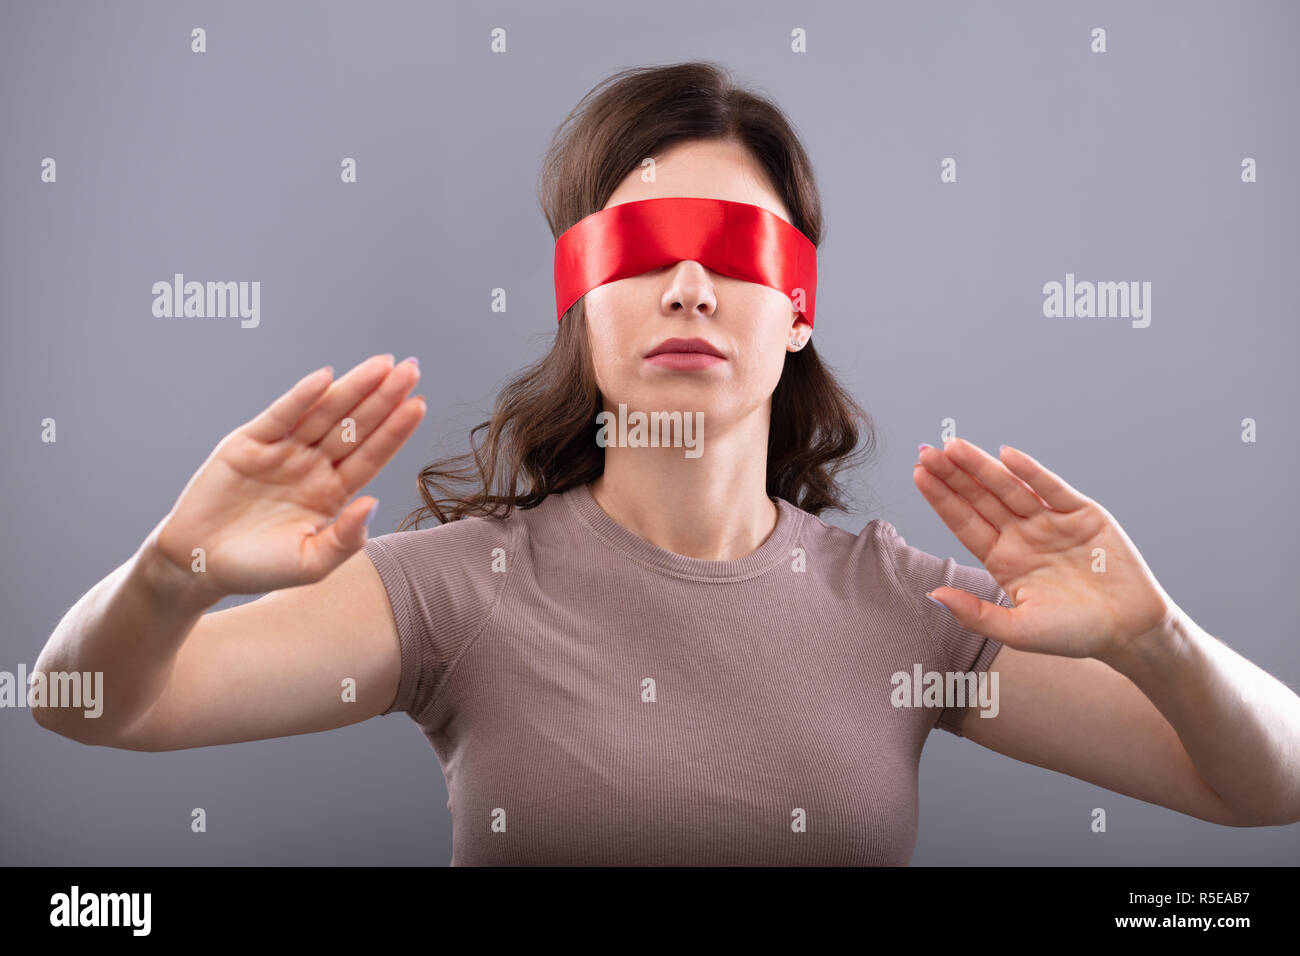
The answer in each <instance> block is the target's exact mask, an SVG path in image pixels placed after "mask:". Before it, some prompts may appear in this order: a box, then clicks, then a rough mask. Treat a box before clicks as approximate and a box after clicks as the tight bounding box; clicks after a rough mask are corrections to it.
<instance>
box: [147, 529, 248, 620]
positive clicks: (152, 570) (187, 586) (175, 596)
mask: <svg viewBox="0 0 1300 956" xmlns="http://www.w3.org/2000/svg"><path fill="white" fill-rule="evenodd" d="M132 570H133V572H134V575H133V576H134V577H135V579H136V580H137V581H138V582H139V583H140V585H141V587H142V588H143V589H144V591H145V592H146V593H147V594H148V596H149V598H150V599H151V600H152V601H153V602H155V603H156V604H158V605H160V606H162V607H168V608H176V609H179V610H182V611H188V612H191V613H198V614H201V613H203V612H205V611H207V610H208V609H209V608H211V607H212V606H213V605H215V604H217V603H218V602H220V601H221V600H222V599H223V598H226V597H228V596H229V595H227V594H226V593H225V592H223V591H221V590H220V589H219V588H215V587H212V586H211V585H210V584H209V583H208V581H207V579H206V578H207V576H206V574H205V573H204V572H200V571H191V570H189V569H187V568H182V567H180V566H179V565H178V564H176V562H175V561H173V560H171V559H170V558H169V557H167V555H165V554H163V552H162V549H161V548H159V547H158V536H157V533H156V532H155V533H154V534H150V535H149V537H148V538H146V539H145V542H144V544H142V545H141V546H140V549H139V551H137V552H136V556H135V565H134V567H133V569H132Z"/></svg>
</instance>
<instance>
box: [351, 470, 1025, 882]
mask: <svg viewBox="0 0 1300 956" xmlns="http://www.w3.org/2000/svg"><path fill="white" fill-rule="evenodd" d="M773 500H774V501H775V503H776V505H777V508H778V511H779V516H778V519H777V522H776V526H775V528H774V529H773V530H772V532H771V534H770V535H769V536H768V537H767V539H766V540H765V541H764V542H763V543H762V544H761V545H760V546H759V547H758V548H757V550H755V551H753V552H752V553H750V554H748V555H746V556H745V557H742V558H738V559H735V560H729V561H710V560H705V559H701V558H691V557H686V556H683V555H680V554H676V553H674V552H671V551H667V550H665V549H663V548H660V547H657V546H656V545H654V544H652V543H650V542H649V541H647V540H645V539H644V538H641V537H639V536H637V535H636V534H634V533H633V532H631V531H629V530H628V529H626V528H624V527H623V526H622V525H620V524H619V523H618V522H617V521H615V520H614V519H613V518H612V517H610V516H609V515H608V514H606V512H605V511H604V510H603V509H602V508H601V507H600V505H599V504H598V503H597V502H596V500H595V498H593V497H592V495H591V491H590V487H589V486H587V485H580V486H577V487H574V488H571V489H569V490H567V491H565V492H561V493H554V494H551V495H548V496H547V497H546V498H544V499H543V500H542V502H541V504H539V505H537V506H536V507H533V508H530V509H526V510H522V509H515V510H514V511H512V513H511V514H510V515H509V517H506V518H502V517H492V518H486V517H472V518H463V519H461V520H459V521H453V522H450V523H448V524H442V525H437V526H435V527H430V528H424V529H420V530H414V531H403V532H396V533H393V534H386V535H382V536H378V537H375V538H372V539H370V541H369V542H367V544H366V547H365V551H366V554H367V555H369V557H370V559H371V561H372V562H373V563H374V565H375V568H376V569H377V570H378V572H379V575H380V578H381V579H382V580H383V583H384V586H385V588H386V589H387V592H388V597H389V601H390V603H391V605H392V610H393V616H394V619H395V620H396V623H397V633H398V636H399V640H400V644H401V661H402V667H401V678H400V681H399V684H398V689H397V696H396V698H395V700H394V701H393V703H392V705H391V707H390V708H389V709H388V710H387V711H385V713H395V712H404V713H406V714H407V715H409V716H410V718H411V719H412V720H414V721H415V722H416V724H417V725H418V726H419V727H420V729H421V730H422V731H423V732H424V734H425V736H426V737H427V739H428V740H429V742H430V744H432V746H433V749H434V752H435V753H436V754H437V757H438V760H439V763H440V764H441V767H442V771H443V774H444V777H445V780H446V784H447V793H448V796H449V799H448V801H447V806H448V809H449V810H450V811H451V817H452V859H451V865H453V866H463V865H520V866H536V865H597V866H621V865H627V866H646V865H679V866H690V865H713V866H802V865H906V864H908V863H909V862H910V860H911V857H912V852H913V850H914V848H915V845H916V827H917V766H918V762H919V759H920V755H921V748H922V745H923V743H924V742H925V739H926V737H927V735H928V734H929V732H930V730H931V728H933V727H935V726H938V727H940V728H942V729H944V730H947V731H949V732H951V733H954V734H958V735H960V729H959V727H960V724H959V721H960V718H961V716H962V714H961V711H960V709H959V708H957V707H948V708H947V709H943V707H942V706H941V705H942V701H940V700H938V699H935V698H932V699H931V704H930V706H915V703H916V702H917V701H919V700H920V697H919V696H914V697H908V696H906V695H903V698H902V699H904V700H905V701H907V702H908V703H909V704H911V706H896V704H897V703H898V701H899V699H900V694H899V692H898V691H897V687H898V683H897V679H896V678H895V677H894V675H897V674H900V673H902V674H906V675H908V676H909V677H912V676H916V675H919V674H920V673H922V672H927V673H928V672H940V673H944V674H946V673H950V672H970V673H976V674H978V673H979V672H981V671H984V670H986V669H987V668H988V666H989V664H990V662H991V661H992V660H993V658H994V656H995V655H996V654H997V652H998V650H999V648H1000V647H1001V645H1000V644H999V643H998V642H997V641H994V640H992V639H986V638H984V637H983V636H981V635H978V634H975V633H973V632H970V631H967V630H965V629H963V628H962V627H961V626H960V625H958V624H957V622H956V621H955V619H953V618H952V616H951V615H950V614H949V613H948V612H947V611H946V610H945V609H944V608H942V607H940V606H939V605H937V604H935V603H933V602H931V601H929V600H927V599H926V597H925V594H926V592H927V591H929V590H932V589H933V588H936V587H939V586H941V585H948V586H951V587H957V588H961V589H963V590H966V591H970V592H971V593H973V594H975V595H977V596H979V597H981V598H983V599H985V600H987V601H992V602H996V603H1000V604H1002V605H1004V606H1008V607H1009V606H1011V602H1010V600H1009V599H1008V598H1007V596H1006V594H1005V593H1004V592H1003V591H1002V589H1001V588H1000V587H999V586H998V584H997V582H996V581H995V580H994V579H993V578H992V576H991V575H990V574H989V573H988V572H987V571H985V570H984V569H983V568H975V567H968V566H965V565H961V564H958V563H957V562H956V561H955V559H953V558H943V559H940V558H938V557H935V556H933V555H930V554H927V553H925V552H923V551H920V550H918V549H916V548H913V547H911V546H909V545H908V544H907V543H906V542H905V541H904V539H903V538H902V537H901V536H900V535H899V534H898V532H897V531H896V530H895V529H894V527H893V526H892V525H891V524H890V523H889V522H887V521H885V520H883V519H879V518H878V519H874V520H872V521H871V522H869V523H868V524H867V525H866V526H865V527H864V528H863V529H862V531H861V532H859V533H858V534H856V535H855V534H853V533H851V532H849V531H846V530H844V529H842V528H839V527H836V526H834V525H830V524H827V523H826V522H824V521H822V520H821V519H820V518H818V517H817V516H815V515H812V514H810V513H808V512H806V511H803V510H801V509H799V508H797V507H795V506H794V505H793V504H791V503H790V502H788V501H785V500H784V499H780V498H777V499H773ZM918 665H919V666H918ZM978 706H979V705H978V703H970V702H968V705H967V709H975V708H977V707H978ZM973 719H982V718H979V717H974V716H973Z"/></svg>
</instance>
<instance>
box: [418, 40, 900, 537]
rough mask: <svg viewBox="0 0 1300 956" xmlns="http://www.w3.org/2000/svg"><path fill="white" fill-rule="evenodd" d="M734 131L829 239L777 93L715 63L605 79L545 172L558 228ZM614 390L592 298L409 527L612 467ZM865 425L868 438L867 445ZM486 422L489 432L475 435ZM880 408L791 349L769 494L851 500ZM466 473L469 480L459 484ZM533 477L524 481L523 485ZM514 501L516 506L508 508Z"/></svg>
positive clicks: (511, 386)
mask: <svg viewBox="0 0 1300 956" xmlns="http://www.w3.org/2000/svg"><path fill="white" fill-rule="evenodd" d="M707 139H725V140H732V141H734V142H737V143H739V144H740V145H742V146H744V147H746V148H747V149H748V150H749V152H750V153H752V154H753V156H754V157H755V159H756V160H757V161H758V162H759V164H760V165H761V166H762V168H763V169H764V170H765V171H766V173H767V176H768V178H769V179H770V180H771V184H772V188H773V189H774V191H775V192H776V194H777V195H778V196H779V197H780V198H781V199H782V200H783V202H784V203H785V206H786V208H787V209H788V210H789V211H790V214H791V220H792V223H793V225H794V226H795V227H796V228H797V229H799V231H800V232H802V233H803V234H804V235H806V236H807V237H808V238H809V239H811V240H812V242H813V244H814V245H818V244H820V242H821V236H822V213H821V198H820V196H819V195H818V192H817V185H816V183H815V181H814V179H813V173H812V164H811V162H810V161H809V159H808V156H807V154H806V153H805V152H804V149H803V146H802V145H801V143H800V142H799V139H798V137H797V136H796V135H795V133H794V130H793V128H792V127H791V124H790V122H789V121H788V120H787V119H786V117H785V116H784V114H782V112H781V111H780V110H779V109H778V108H777V107H776V106H775V105H774V104H772V103H771V102H769V101H768V100H766V99H764V98H763V97H761V96H758V95H757V94H755V93H753V92H751V91H748V90H745V89H741V88H738V87H737V86H735V85H734V84H733V83H732V82H731V80H730V78H729V77H728V75H727V71H726V70H725V69H724V68H723V67H721V66H719V65H717V64H715V63H711V62H693V63H679V64H674V65H670V66H654V67H635V68H632V69H628V70H624V71H622V72H620V73H616V74H614V75H613V76H610V77H608V78H606V79H605V80H604V81H603V82H601V83H600V84H598V85H597V86H596V87H595V88H593V89H592V90H591V91H590V92H589V93H588V94H587V95H586V96H585V97H583V99H582V101H581V102H579V103H578V105H577V106H576V107H575V108H574V109H573V111H572V112H571V113H570V114H569V116H568V117H567V118H566V119H565V121H564V122H563V123H562V124H561V125H560V127H559V129H558V130H557V131H556V133H555V137H554V139H553V140H552V142H551V146H550V149H549V150H548V151H547V154H546V159H545V161H544V162H543V164H542V170H541V175H540V177H539V179H538V194H539V198H540V200H541V204H542V210H543V212H544V213H545V215H546V220H547V222H548V223H549V224H550V227H551V233H552V234H553V235H554V236H555V237H556V238H559V236H560V235H561V234H562V233H563V232H564V231H565V230H566V229H568V228H569V227H570V226H572V225H573V224H574V223H576V222H577V221H578V220H580V219H582V218H584V217H585V216H588V215H590V214H591V213H594V212H598V211H600V210H601V209H602V208H604V205H605V203H606V202H607V201H608V199H609V197H610V195H611V194H612V193H613V191H614V189H615V188H616V187H617V186H618V185H619V183H620V182H621V181H622V180H623V179H624V177H626V176H627V175H628V174H629V173H631V172H632V171H634V170H636V169H638V168H639V167H640V164H641V161H642V159H643V158H644V157H647V156H654V155H658V154H659V153H661V152H663V151H664V150H666V149H668V148H669V147H671V146H673V145H674V144H676V143H679V142H683V141H687V140H707ZM600 411H601V395H600V391H599V389H598V388H597V386H596V378H595V374H594V370H593V367H592V363H591V355H590V350H589V349H588V347H587V326H586V311H585V303H584V301H583V300H579V301H578V302H577V303H576V304H575V305H574V306H573V307H572V308H571V309H569V311H568V312H566V313H565V315H564V319H563V321H561V322H560V323H559V328H558V331H557V332H556V335H555V340H554V342H553V343H552V345H551V349H550V351H549V352H547V353H546V355H544V356H543V357H542V358H541V359H540V360H539V361H537V362H536V363H534V364H533V365H531V366H529V367H527V368H525V369H524V370H522V371H521V372H519V373H517V374H516V375H515V376H514V377H513V378H512V379H510V381H509V382H507V384H506V385H505V387H504V388H502V390H501V392H500V394H499V395H498V396H497V399H496V402H495V403H494V405H493V409H492V417H491V419H490V420H488V421H486V422H482V423H480V424H478V425H476V426H475V427H474V428H473V429H472V430H471V431H470V436H469V437H470V449H471V450H470V451H469V452H466V453H465V454H462V455H457V456H454V457H451V458H444V459H440V460H438V461H435V462H433V463H432V464H430V465H427V466H426V467H425V468H423V469H422V470H421V471H420V476H419V488H420V496H421V497H422V498H423V500H424V505H423V506H422V507H420V508H418V509H416V510H415V511H413V512H411V514H409V515H408V516H407V517H406V519H405V520H404V521H403V522H402V524H401V526H400V527H399V529H398V530H402V529H404V528H407V527H410V526H414V527H419V523H420V521H421V520H423V519H424V518H426V517H430V516H433V517H436V518H437V519H438V521H440V522H444V523H445V522H448V521H455V520H458V519H460V518H465V517H470V516H475V515H492V514H498V513H500V514H501V515H502V516H505V515H509V514H510V510H511V508H512V507H519V508H521V509H526V508H532V507H536V506H537V505H538V504H540V503H541V502H542V500H543V499H544V498H545V497H546V496H547V495H549V494H554V493H557V492H561V491H565V490H567V489H568V488H571V487H574V486H576V485H581V484H586V483H588V482H590V481H593V480H594V479H596V478H597V477H599V476H600V474H601V473H602V472H603V471H604V467H605V458H604V450H603V449H602V448H601V447H600V446H599V445H597V443H596V430H595V425H596V415H597V413H598V412H600ZM859 424H861V433H862V434H864V435H865V439H866V441H865V444H864V448H863V449H862V450H861V451H860V452H855V450H854V449H855V448H856V447H857V445H858V441H859V435H860V429H859ZM484 429H486V430H487V439H486V444H484V445H479V444H478V442H477V441H476V440H475V436H476V435H477V434H478V432H480V431H482V430H484ZM874 446H875V434H874V429H873V427H872V424H871V419H870V417H869V416H868V415H867V413H866V412H865V411H863V410H862V408H861V407H860V406H859V405H858V404H857V403H856V402H855V401H854V400H853V399H852V398H851V397H850V396H849V394H848V392H847V391H846V390H845V389H844V388H843V386H841V385H840V383H839V382H838V381H837V379H836V377H835V375H834V374H833V373H832V372H831V371H830V370H829V369H828V368H827V367H826V366H824V365H823V364H822V362H821V360H820V359H819V358H818V357H817V351H816V349H814V348H813V345H812V342H811V341H809V343H808V344H807V345H805V346H804V347H803V349H801V350H800V351H798V352H792V353H787V354H786V357H785V367H784V369H783V370H782V373H781V378H780V381H779V382H778V383H777V386H776V389H775V391H774V392H773V393H772V419H771V425H770V428H769V435H768V444H767V493H768V494H769V495H772V496H774V497H779V498H784V499H785V500H787V501H789V502H791V503H792V504H794V505H797V506H798V507H800V508H802V509H804V510H805V511H808V512H810V513H812V514H820V513H821V512H822V511H823V510H825V509H827V508H834V509H838V510H847V509H846V507H845V504H844V491H843V489H842V488H841V486H840V482H839V481H838V480H837V477H836V476H837V474H838V473H839V472H840V471H842V470H844V469H845V468H847V467H849V466H850V465H852V464H856V463H857V459H858V458H859V457H860V456H861V455H863V454H865V453H866V452H868V451H870V450H872V449H874ZM456 485H462V486H466V485H467V486H468V487H467V488H465V489H464V490H463V491H458V490H457V489H456V487H455V486H456ZM521 485H522V487H521ZM501 508H504V511H499V509H501Z"/></svg>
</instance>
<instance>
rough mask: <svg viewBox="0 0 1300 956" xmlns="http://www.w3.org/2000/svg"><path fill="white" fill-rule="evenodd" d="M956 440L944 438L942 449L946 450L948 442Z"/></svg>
mask: <svg viewBox="0 0 1300 956" xmlns="http://www.w3.org/2000/svg"><path fill="white" fill-rule="evenodd" d="M956 440H957V439H956V438H945V439H944V440H943V447H944V448H947V447H948V443H949V442H954V441H956Z"/></svg>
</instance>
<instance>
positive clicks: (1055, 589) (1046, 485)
mask: <svg viewBox="0 0 1300 956" xmlns="http://www.w3.org/2000/svg"><path fill="white" fill-rule="evenodd" d="M920 451H921V454H920V461H919V462H918V464H916V465H915V466H914V467H913V471H912V479H913V480H914V481H915V482H916V486H917V488H919V489H920V491H921V494H922V495H924V496H925V499H926V500H927V501H928V502H930V505H931V506H932V507H933V508H934V510H935V511H937V512H938V513H939V517H940V518H942V519H943V522H944V524H946V525H947V526H948V527H949V529H950V530H951V531H952V533H953V534H955V535H956V536H957V538H958V539H959V540H960V541H961V543H962V544H964V545H965V546H966V547H967V548H968V549H969V550H970V552H971V554H973V555H975V557H976V558H978V559H979V561H980V563H981V564H983V565H984V567H985V568H986V569H987V570H988V572H989V574H990V575H992V576H993V578H994V580H996V581H997V582H998V584H999V585H1001V587H1002V590H1003V591H1005V592H1006V593H1007V596H1008V597H1010V598H1011V600H1012V601H1013V602H1014V603H1015V607H1014V608H1004V607H1001V606H1000V605H996V604H990V603H989V602H987V601H981V600H980V599H979V598H977V597H975V596H974V595H973V594H970V593H969V592H966V591H962V590H959V589H957V588H948V587H940V588H935V590H934V591H932V592H931V593H932V594H933V596H934V597H935V598H936V599H937V600H939V601H941V602H942V603H943V604H944V605H945V606H947V608H948V609H949V611H951V612H952V615H953V617H955V618H956V619H957V622H958V623H959V624H961V625H962V626H963V627H965V628H967V629H968V630H971V631H974V632H975V633H977V634H982V635H984V636H985V637H992V638H994V639H995V640H998V641H1001V642H1003V643H1004V644H1006V645H1007V646H1008V647H1013V648H1015V649H1017V650H1022V651H1033V652H1038V653H1043V654H1059V655H1063V656H1066V657H1096V658H1100V659H1102V660H1105V659H1106V658H1107V657H1110V656H1111V655H1113V654H1116V653H1119V652H1122V651H1124V650H1126V649H1128V648H1130V647H1132V646H1134V645H1135V642H1137V641H1138V640H1139V639H1140V638H1143V637H1145V636H1147V635H1149V634H1152V633H1156V632H1158V631H1160V630H1161V629H1163V628H1166V627H1168V626H1169V625H1170V624H1171V622H1172V621H1173V620H1174V618H1175V617H1176V616H1177V615H1178V614H1181V613H1182V612H1181V611H1180V610H1179V609H1178V607H1177V605H1175V604H1174V602H1173V601H1172V600H1170V598H1169V596H1168V595H1167V594H1166V593H1165V592H1164V589H1163V588H1161V587H1160V585H1159V584H1158V583H1157V582H1156V579H1155V577H1154V576H1153V575H1152V574H1151V569H1150V568H1148V567H1147V565H1146V562H1145V561H1143V560H1142V555H1140V554H1139V553H1138V550H1137V548H1136V547H1134V546H1133V542H1132V541H1130V540H1129V537H1128V535H1126V534H1125V533H1124V529H1123V528H1121V527H1120V526H1119V522H1117V521H1116V520H1115V519H1114V518H1113V517H1112V516H1111V514H1110V513H1109V512H1108V511H1107V510H1106V509H1105V508H1103V507H1102V506H1101V505H1099V504H1098V503H1097V502H1095V501H1093V500H1092V499H1090V498H1088V497H1086V496H1084V495H1082V494H1080V493H1079V492H1078V491H1076V490H1075V489H1074V488H1072V487H1070V486H1069V485H1068V484H1066V483H1065V481H1063V480H1062V479H1061V478H1060V477H1058V476H1057V475H1055V474H1053V473H1052V472H1051V471H1048V470H1047V469H1046V468H1044V467H1043V466H1042V465H1040V464H1039V463H1038V462H1037V461H1035V460H1034V459H1033V458H1031V457H1030V456H1029V455H1026V454H1025V453H1024V452H1022V451H1018V450H1016V449H1014V448H1012V447H1010V446H1009V445H1004V446H1002V459H1001V461H999V460H998V459H996V458H993V457H992V456H991V455H989V454H987V453H986V452H984V451H983V450H982V449H980V448H979V447H977V446H976V445H973V444H971V443H970V442H968V441H966V440H964V439H961V438H954V439H951V440H949V441H948V442H946V443H945V445H944V447H943V448H942V449H939V448H932V447H930V446H928V445H927V446H923V447H922V448H921V450H920Z"/></svg>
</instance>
